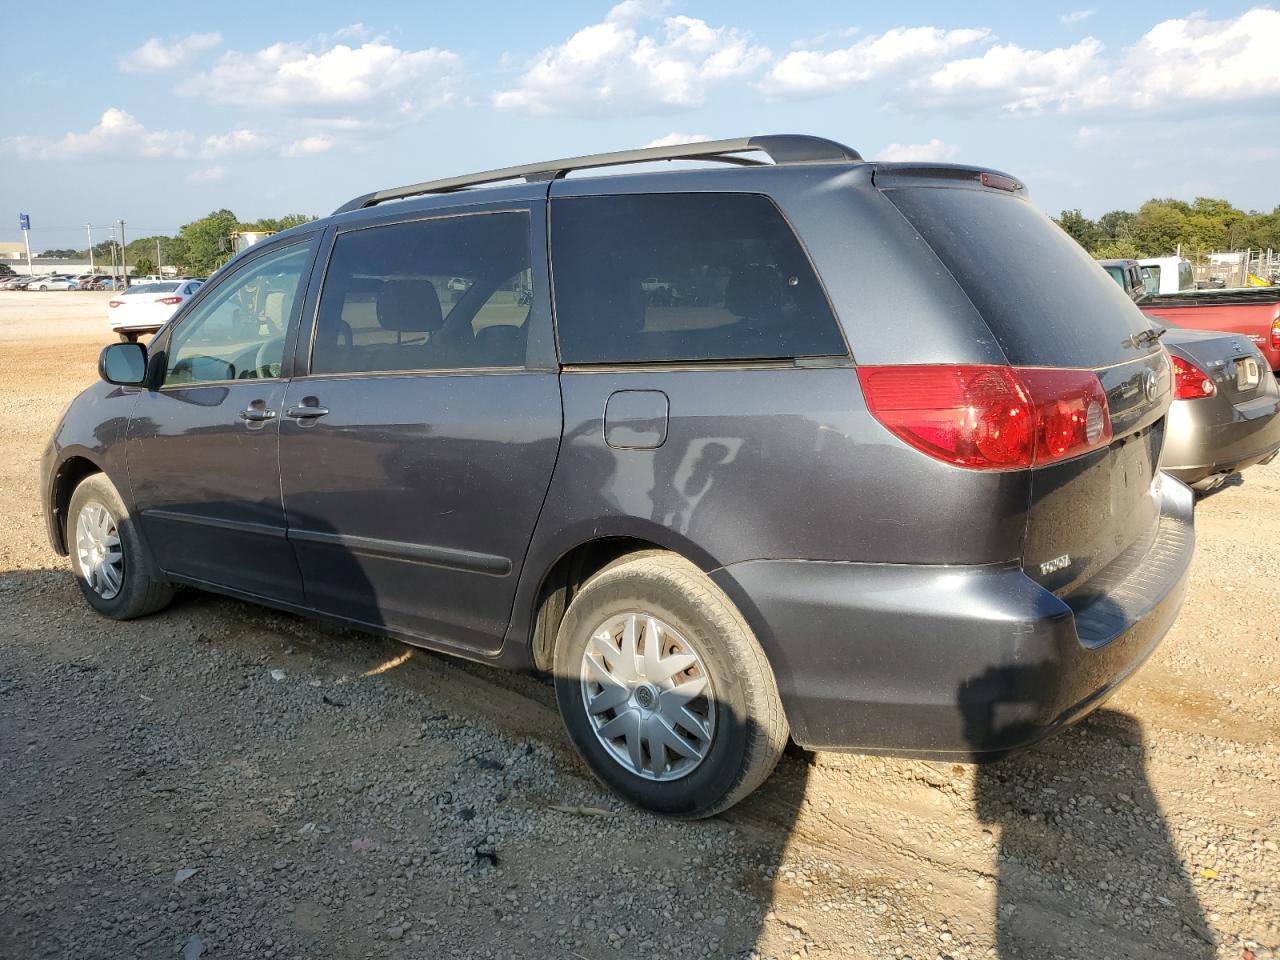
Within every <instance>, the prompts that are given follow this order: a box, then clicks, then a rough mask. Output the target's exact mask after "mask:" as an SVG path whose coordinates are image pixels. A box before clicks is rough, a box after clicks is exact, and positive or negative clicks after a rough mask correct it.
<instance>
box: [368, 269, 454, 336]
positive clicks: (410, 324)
mask: <svg viewBox="0 0 1280 960" xmlns="http://www.w3.org/2000/svg"><path fill="white" fill-rule="evenodd" d="M443 324H444V314H443V313H442V312H441V310H440V295H439V294H437V293H436V288H435V285H434V284H433V283H432V282H431V281H430V280H427V279H424V278H421V277H412V278H405V279H400V280H387V281H386V282H385V283H383V285H382V289H381V290H380V291H378V326H380V327H382V328H383V329H384V330H395V331H397V332H399V333H435V332H436V331H437V330H439V329H440V327H441V326H442V325H443Z"/></svg>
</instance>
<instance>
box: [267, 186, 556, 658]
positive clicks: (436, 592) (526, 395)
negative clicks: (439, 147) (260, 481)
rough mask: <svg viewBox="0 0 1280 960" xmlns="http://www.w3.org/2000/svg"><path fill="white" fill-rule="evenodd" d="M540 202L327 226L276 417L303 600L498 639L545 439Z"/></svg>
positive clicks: (443, 634)
mask: <svg viewBox="0 0 1280 960" xmlns="http://www.w3.org/2000/svg"><path fill="white" fill-rule="evenodd" d="M543 189H545V188H543ZM544 205H545V204H544V201H543V200H542V199H541V198H539V199H538V201H537V202H535V203H529V204H527V205H521V206H519V207H518V208H515V209H512V208H510V207H504V208H502V209H490V210H486V211H485V212H472V213H468V214H461V215H459V214H455V215H450V216H441V217H436V218H433V219H427V220H417V221H413V222H399V223H386V224H382V225H378V226H371V227H370V226H361V227H359V228H357V229H350V230H346V231H342V230H340V231H339V232H338V234H337V236H336V238H335V240H334V243H333V250H332V253H331V255H330V258H329V262H328V267H327V270H326V271H325V285H324V288H323V290H322V291H321V294H320V300H319V305H318V308H317V310H316V320H315V332H314V339H313V342H312V343H311V344H310V349H309V350H308V349H307V344H305V342H303V343H302V344H300V347H299V356H298V358H297V364H298V367H299V370H300V371H301V370H304V369H306V370H308V373H307V375H305V376H298V377H295V379H294V380H293V381H292V382H291V383H290V384H289V387H288V390H287V395H286V399H285V405H284V410H283V412H282V417H283V419H282V422H281V427H280V455H281V488H282V491H283V495H284V504H285V511H286V515H287V520H288V527H289V537H290V540H291V542H292V543H293V546H294V551H295V554H296V556H297V558H298V563H299V565H300V566H301V568H302V575H303V580H304V582H305V585H306V592H307V599H308V602H309V604H310V605H311V606H313V607H315V608H317V609H319V610H322V611H324V612H327V613H333V614H337V615H340V616H343V617H348V618H351V619H354V620H358V621H361V622H363V623H367V624H372V625H375V626H380V627H385V628H389V629H392V630H395V631H398V632H401V633H407V634H411V635H414V636H418V637H422V638H424V639H429V640H432V641H436V642H438V643H442V644H446V645H450V646H454V647H460V648H464V649H468V650H480V651H491V650H494V649H496V648H497V647H498V646H499V645H500V643H501V639H502V635H503V633H504V631H505V629H506V626H507V622H508V620H509V618H510V615H511V605H512V600H513V597H514V592H515V585H516V581H517V579H518V576H519V573H520V568H521V565H522V563H523V561H524V556H525V551H526V549H527V548H528V545H529V540H530V538H531V537H532V534H533V527H534V523H535V521H536V520H537V517H538V512H539V510H540V508H541V505H542V501H543V498H544V497H545V495H546V492H547V487H548V485H549V483H550V480H551V471H552V467H553V466H554V464H555V458H556V452H557V449H558V446H559V442H560V426H561V413H560V389H559V378H558V375H557V372H556V368H555V364H554V360H553V354H551V359H547V358H545V357H544V358H542V359H538V358H539V356H540V355H541V354H550V353H551V347H550V344H551V339H550V310H549V301H548V298H547V292H546V289H545V272H544V271H543V272H540V271H539V270H538V268H537V267H536V266H535V265H536V264H539V263H540V264H542V265H544V266H545V264H546V254H545V247H544V246H543V242H544V241H543V240H542V237H544V236H545V226H544V221H543V219H542V216H543V208H544ZM535 248H536V249H537V250H538V251H539V252H538V253H537V254H536V255H534V254H533V253H532V249H535Z"/></svg>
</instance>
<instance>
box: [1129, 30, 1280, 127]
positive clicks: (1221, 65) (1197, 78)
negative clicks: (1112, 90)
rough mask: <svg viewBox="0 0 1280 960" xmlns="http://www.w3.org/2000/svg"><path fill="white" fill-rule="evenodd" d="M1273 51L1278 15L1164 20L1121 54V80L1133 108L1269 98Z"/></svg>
mask: <svg viewBox="0 0 1280 960" xmlns="http://www.w3.org/2000/svg"><path fill="white" fill-rule="evenodd" d="M1277 50H1280V10H1268V9H1264V8H1261V7H1258V8H1255V9H1253V10H1249V11H1248V12H1246V13H1242V14H1241V15H1240V16H1238V17H1235V18H1233V19H1231V20H1206V19H1204V18H1203V16H1196V17H1191V18H1188V19H1185V20H1181V19H1180V20H1165V21H1164V22H1162V23H1158V24H1156V25H1155V26H1154V27H1153V28H1152V29H1151V30H1150V31H1148V32H1147V34H1146V35H1145V36H1144V37H1143V38H1142V39H1141V40H1139V41H1138V43H1137V44H1136V45H1135V46H1134V47H1133V48H1131V49H1130V50H1129V51H1128V52H1127V56H1126V59H1125V64H1124V68H1123V71H1122V79H1123V80H1126V81H1129V82H1131V83H1132V85H1133V96H1132V102H1133V103H1134V104H1135V105H1136V106H1148V105H1159V104H1160V103H1161V102H1162V101H1167V100H1168V99H1176V100H1201V101H1222V100H1237V99H1240V100H1242V99H1252V98H1255V97H1268V98H1274V97H1275V95H1276V88H1277V86H1280V56H1277V55H1276V51H1277Z"/></svg>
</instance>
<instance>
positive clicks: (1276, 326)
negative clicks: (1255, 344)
mask: <svg viewBox="0 0 1280 960" xmlns="http://www.w3.org/2000/svg"><path fill="white" fill-rule="evenodd" d="M1271 349H1272V350H1280V317H1276V319H1275V320H1273V321H1272V322H1271Z"/></svg>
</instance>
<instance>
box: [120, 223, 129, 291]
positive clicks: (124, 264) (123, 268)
mask: <svg viewBox="0 0 1280 960" xmlns="http://www.w3.org/2000/svg"><path fill="white" fill-rule="evenodd" d="M117 222H118V223H119V224H120V272H121V273H122V274H124V288H125V289H126V290H128V289H129V263H128V261H127V260H126V259H125V253H126V251H127V250H128V248H127V247H126V246H125V243H124V221H123V220H120V221H117Z"/></svg>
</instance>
